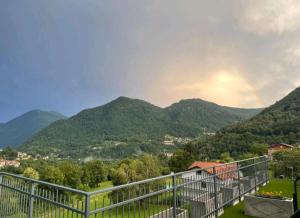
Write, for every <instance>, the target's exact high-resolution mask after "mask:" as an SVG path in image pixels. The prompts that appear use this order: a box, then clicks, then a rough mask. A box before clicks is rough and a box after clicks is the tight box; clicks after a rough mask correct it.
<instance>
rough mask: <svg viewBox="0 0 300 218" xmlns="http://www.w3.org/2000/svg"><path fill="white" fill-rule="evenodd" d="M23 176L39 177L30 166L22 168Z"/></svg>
mask: <svg viewBox="0 0 300 218" xmlns="http://www.w3.org/2000/svg"><path fill="white" fill-rule="evenodd" d="M23 176H25V177H28V178H31V179H39V178H40V176H39V173H38V172H37V171H36V170H35V169H33V168H31V167H27V168H26V169H25V170H24V172H23Z"/></svg>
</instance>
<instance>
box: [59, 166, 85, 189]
mask: <svg viewBox="0 0 300 218" xmlns="http://www.w3.org/2000/svg"><path fill="white" fill-rule="evenodd" d="M58 167H59V169H60V170H61V172H62V173H63V174H64V175H65V179H64V185H66V186H69V187H71V188H77V187H79V185H80V184H81V177H82V169H81V167H80V166H79V165H78V164H77V163H75V162H73V161H63V162H61V163H59V165H58Z"/></svg>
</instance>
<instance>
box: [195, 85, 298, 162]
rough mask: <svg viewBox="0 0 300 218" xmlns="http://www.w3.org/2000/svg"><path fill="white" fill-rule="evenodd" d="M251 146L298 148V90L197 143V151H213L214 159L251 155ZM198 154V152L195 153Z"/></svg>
mask: <svg viewBox="0 0 300 218" xmlns="http://www.w3.org/2000/svg"><path fill="white" fill-rule="evenodd" d="M254 143H260V144H266V145H269V144H273V143H288V144H293V145H300V88H297V89H295V90H294V91H292V92H291V93H289V94H288V95H287V96H286V97H284V98H283V99H281V100H280V101H278V102H276V103H274V104H273V105H271V106H270V107H268V108H266V109H264V110H263V111H262V112H261V113H259V114H257V115H256V116H254V117H252V118H251V119H249V120H246V121H244V122H240V123H236V124H233V125H229V126H226V127H224V128H222V129H221V130H219V131H217V134H216V135H215V136H214V137H211V138H209V139H208V140H204V141H199V142H198V143H196V144H198V148H199V149H200V148H203V147H205V146H206V147H209V148H213V152H212V154H213V157H215V156H214V155H217V154H220V153H223V152H228V151H229V152H230V153H231V155H232V156H237V155H239V154H243V153H246V152H251V146H252V145H253V144H254ZM198 152H200V151H198Z"/></svg>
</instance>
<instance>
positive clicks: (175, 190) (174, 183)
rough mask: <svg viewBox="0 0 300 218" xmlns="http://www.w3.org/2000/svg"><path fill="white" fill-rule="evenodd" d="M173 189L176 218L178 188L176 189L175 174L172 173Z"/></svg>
mask: <svg viewBox="0 0 300 218" xmlns="http://www.w3.org/2000/svg"><path fill="white" fill-rule="evenodd" d="M172 189H173V218H176V210H177V209H176V205H177V198H176V195H177V193H176V192H177V188H176V176H175V174H174V173H172Z"/></svg>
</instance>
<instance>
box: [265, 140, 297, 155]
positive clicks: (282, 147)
mask: <svg viewBox="0 0 300 218" xmlns="http://www.w3.org/2000/svg"><path fill="white" fill-rule="evenodd" d="M293 148H294V146H292V145H289V144H285V143H277V144H272V145H270V146H269V148H268V156H269V157H272V155H273V154H274V153H276V152H278V151H284V150H292V149H293Z"/></svg>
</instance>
